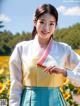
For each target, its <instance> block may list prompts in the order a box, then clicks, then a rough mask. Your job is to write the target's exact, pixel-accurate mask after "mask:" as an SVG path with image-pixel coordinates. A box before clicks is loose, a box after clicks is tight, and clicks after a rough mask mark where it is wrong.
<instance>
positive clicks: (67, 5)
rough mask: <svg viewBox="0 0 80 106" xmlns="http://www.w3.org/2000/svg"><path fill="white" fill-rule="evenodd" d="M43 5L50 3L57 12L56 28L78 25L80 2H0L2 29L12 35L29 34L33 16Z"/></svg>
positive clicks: (13, 0) (51, 0)
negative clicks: (23, 32)
mask: <svg viewBox="0 0 80 106" xmlns="http://www.w3.org/2000/svg"><path fill="white" fill-rule="evenodd" d="M43 3H51V4H52V5H54V6H55V7H56V8H57V10H58V12H59V21H58V28H63V27H69V26H72V25H74V24H76V23H80V0H0V20H2V21H3V22H4V23H3V24H4V25H5V27H4V28H3V29H0V30H5V29H6V30H9V31H11V32H12V33H13V34H15V33H17V32H19V33H21V32H22V31H25V32H31V31H32V29H33V21H32V20H33V15H34V12H35V10H36V8H37V7H38V6H39V5H41V4H43Z"/></svg>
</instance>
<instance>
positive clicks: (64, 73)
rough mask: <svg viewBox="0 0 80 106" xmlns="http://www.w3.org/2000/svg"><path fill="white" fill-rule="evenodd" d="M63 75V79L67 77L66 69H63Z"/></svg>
mask: <svg viewBox="0 0 80 106" xmlns="http://www.w3.org/2000/svg"><path fill="white" fill-rule="evenodd" d="M62 73H63V75H64V76H65V77H67V70H66V69H63V72H62Z"/></svg>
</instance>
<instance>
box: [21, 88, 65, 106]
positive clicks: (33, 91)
mask: <svg viewBox="0 0 80 106" xmlns="http://www.w3.org/2000/svg"><path fill="white" fill-rule="evenodd" d="M20 106H66V103H65V100H64V98H63V96H62V94H61V91H60V89H59V87H56V88H51V87H50V88H49V87H24V89H23V92H22V97H21V104H20Z"/></svg>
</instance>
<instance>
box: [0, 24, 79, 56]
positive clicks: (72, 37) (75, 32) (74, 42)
mask: <svg viewBox="0 0 80 106" xmlns="http://www.w3.org/2000/svg"><path fill="white" fill-rule="evenodd" d="M53 37H54V39H55V40H57V41H59V42H65V43H67V44H69V45H70V46H72V48H73V49H79V48H80V23H77V24H75V25H73V26H71V27H68V28H62V29H57V30H56V32H55V34H54V36H53ZM31 38H32V37H31V33H28V32H27V33H26V32H22V33H21V34H20V33H16V34H14V35H13V34H12V33H11V32H9V31H4V32H2V33H0V55H10V54H11V52H12V51H13V48H14V46H15V45H16V44H17V43H18V42H21V41H24V40H26V41H27V40H30V39H31Z"/></svg>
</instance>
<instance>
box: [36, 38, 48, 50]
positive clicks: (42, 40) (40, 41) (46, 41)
mask: <svg viewBox="0 0 80 106" xmlns="http://www.w3.org/2000/svg"><path fill="white" fill-rule="evenodd" d="M49 41H50V39H49V40H47V39H46V40H45V39H40V38H38V42H39V45H40V47H42V48H46V47H47V45H48V43H49Z"/></svg>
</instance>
